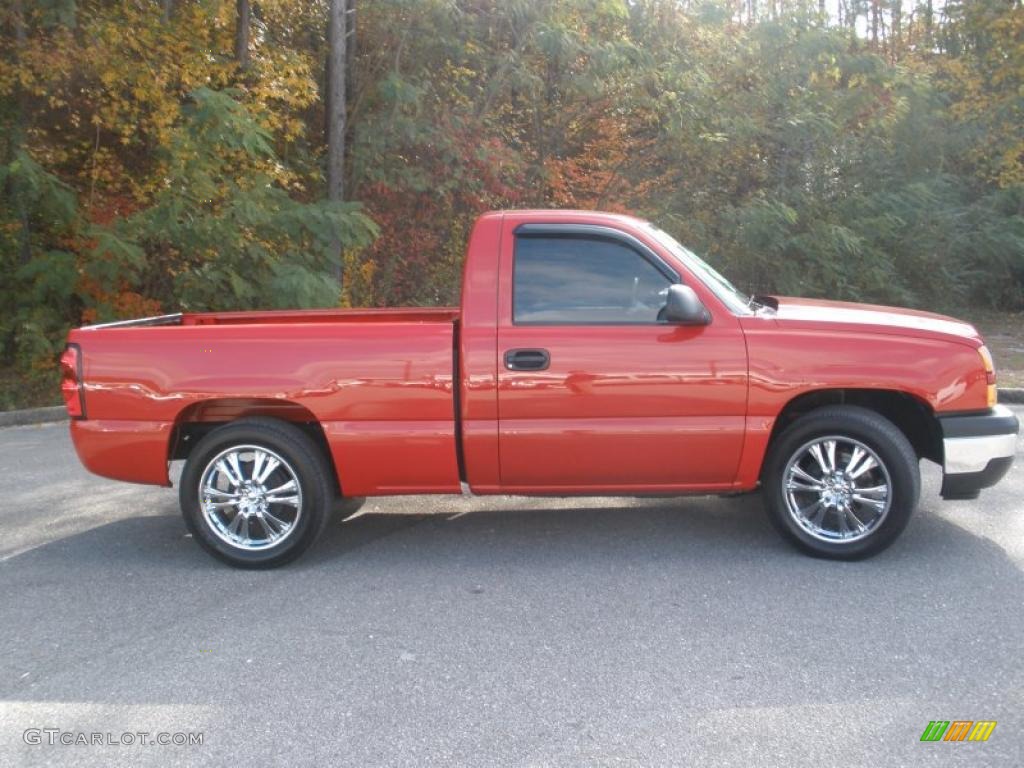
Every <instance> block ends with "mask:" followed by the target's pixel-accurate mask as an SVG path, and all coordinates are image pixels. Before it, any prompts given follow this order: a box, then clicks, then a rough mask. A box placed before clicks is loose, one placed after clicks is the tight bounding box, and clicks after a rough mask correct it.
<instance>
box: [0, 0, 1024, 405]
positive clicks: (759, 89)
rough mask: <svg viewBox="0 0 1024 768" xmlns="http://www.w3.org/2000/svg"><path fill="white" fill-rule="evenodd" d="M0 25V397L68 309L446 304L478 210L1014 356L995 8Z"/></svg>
mask: <svg viewBox="0 0 1024 768" xmlns="http://www.w3.org/2000/svg"><path fill="white" fill-rule="evenodd" d="M0 32H2V36H0V276H2V284H0V306H2V311H0V409H5V408H15V407H23V406H27V405H38V404H51V403H56V402H59V397H58V396H57V384H56V374H55V361H56V358H57V356H58V355H59V353H60V351H61V349H62V347H63V343H64V338H65V334H66V332H67V329H68V328H69V327H71V326H73V325H76V324H80V323H83V322H95V321H105V320H114V319H120V318H129V317H136V316H142V315H152V314H160V313H164V312H173V311H178V310H207V309H211V310H212V309H249V308H276V307H315V306H383V305H406V304H427V305H435V304H452V303H457V298H458V287H459V272H460V268H461V261H462V257H463V249H464V246H465V241H466V236H467V234H468V230H469V228H470V226H471V225H472V222H473V220H474V218H475V217H476V216H477V215H478V214H479V213H480V212H482V211H485V210H489V209H497V208H523V207H559V208H587V209H591V208H593V209H603V210H611V211H623V212H630V213H634V214H637V215H639V216H642V217H645V218H648V219H651V220H653V221H655V222H656V223H658V224H659V225H660V226H661V227H662V228H664V229H666V230H668V231H669V232H670V233H671V234H673V235H674V236H675V237H677V238H678V239H679V240H680V241H682V242H683V243H685V244H687V245H689V246H690V247H691V248H692V249H694V250H695V251H697V252H699V253H700V254H702V255H703V256H704V257H705V258H707V260H708V261H710V262H711V263H712V264H713V265H714V266H715V267H716V268H718V269H719V270H720V271H722V272H724V273H725V274H727V275H728V276H729V277H730V278H731V279H732V280H733V282H735V283H736V284H737V285H739V286H740V287H741V288H742V289H744V290H747V291H751V292H753V291H757V292H761V293H772V292H778V293H785V294H799V295H804V296H827V297H831V298H837V299H851V300H859V301H872V302H879V303H891V304H899V305H905V306H913V307H923V308H927V309H932V310H938V311H946V312H953V313H959V314H962V315H967V316H968V317H970V318H972V319H973V318H981V321H982V324H983V325H984V324H985V323H989V324H993V325H995V326H998V328H999V329H1001V330H997V332H996V333H997V335H1002V336H1005V337H1007V338H1009V339H1010V342H1011V343H1010V345H1009V346H1008V351H1007V356H1008V357H1009V358H1010V359H1009V361H1008V362H1010V364H1011V367H1012V366H1013V365H1014V364H1015V363H1018V364H1019V365H1020V367H1021V368H1022V369H1024V347H1021V345H1022V344H1024V341H1021V335H1022V331H1021V326H1022V325H1024V322H1022V318H1024V315H1022V314H1021V312H1022V310H1024V8H1022V4H1021V2H1020V0H969V1H968V0H962V1H959V2H955V1H953V0H947V1H946V2H942V1H941V0H920V1H916V0H718V1H717V2H699V1H696V0H628V1H625V0H2V6H0ZM1014 340H1016V341H1014ZM1015 343H1016V344H1017V345H1018V347H1021V348H1020V349H1018V348H1017V347H1015V346H1014V344H1015ZM1015 350H1016V351H1019V352H1020V353H1021V354H1020V360H1019V361H1015V360H1014V359H1013V355H1014V354H1016V352H1015ZM999 357H1000V355H999V354H997V361H998V360H999Z"/></svg>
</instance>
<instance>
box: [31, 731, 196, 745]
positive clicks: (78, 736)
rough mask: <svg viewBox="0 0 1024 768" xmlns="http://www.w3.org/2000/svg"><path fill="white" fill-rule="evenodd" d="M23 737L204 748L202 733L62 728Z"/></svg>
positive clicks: (40, 740) (65, 742)
mask: <svg viewBox="0 0 1024 768" xmlns="http://www.w3.org/2000/svg"><path fill="white" fill-rule="evenodd" d="M21 738H22V739H23V740H24V742H25V743H26V744H30V745H32V746H38V745H42V744H46V745H48V746H51V747H53V746H58V745H59V746H65V747H114V746H116V747H131V746H135V745H137V744H138V745H142V746H144V747H153V746H156V747H194V746H202V743H203V734H202V732H201V731H198V732H193V731H189V732H185V731H177V732H174V733H167V732H165V731H157V732H154V731H122V732H120V733H112V732H110V731H102V732H101V731H65V730H62V729H61V728H28V729H27V730H26V731H25V732H24V733H22V735H21Z"/></svg>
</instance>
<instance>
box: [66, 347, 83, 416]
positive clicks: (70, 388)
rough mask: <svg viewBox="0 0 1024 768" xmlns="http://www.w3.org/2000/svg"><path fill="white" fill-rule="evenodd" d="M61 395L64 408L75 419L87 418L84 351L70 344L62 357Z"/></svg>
mask: <svg viewBox="0 0 1024 768" xmlns="http://www.w3.org/2000/svg"><path fill="white" fill-rule="evenodd" d="M60 393H61V395H63V396H64V406H65V407H66V408H67V409H68V415H69V416H70V417H71V418H73V419H82V418H85V393H84V392H83V389H82V351H81V350H80V349H79V348H78V345H77V344H68V346H67V349H65V350H64V354H62V355H61V356H60Z"/></svg>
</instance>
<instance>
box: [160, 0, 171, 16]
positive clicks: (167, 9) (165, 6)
mask: <svg viewBox="0 0 1024 768" xmlns="http://www.w3.org/2000/svg"><path fill="white" fill-rule="evenodd" d="M160 8H161V9H162V13H161V15H162V16H163V20H164V21H170V20H171V14H172V13H174V0H160Z"/></svg>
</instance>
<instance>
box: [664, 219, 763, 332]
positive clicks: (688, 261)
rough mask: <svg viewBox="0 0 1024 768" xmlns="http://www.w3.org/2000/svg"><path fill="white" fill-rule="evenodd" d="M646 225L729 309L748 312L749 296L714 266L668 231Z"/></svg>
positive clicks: (742, 313)
mask: <svg viewBox="0 0 1024 768" xmlns="http://www.w3.org/2000/svg"><path fill="white" fill-rule="evenodd" d="M647 226H648V227H649V228H650V231H651V234H652V235H654V237H655V239H656V240H657V241H658V242H659V243H661V244H662V245H663V246H665V247H666V248H667V249H668V250H669V251H671V252H672V255H673V256H675V257H676V258H677V259H679V261H681V262H682V263H683V265H684V266H686V268H687V269H689V270H690V271H691V272H693V273H694V274H696V275H697V277H698V278H699V279H700V280H701V282H703V283H704V285H706V286H707V287H708V289H710V290H711V292H712V293H714V294H715V296H717V297H718V298H719V299H721V301H722V303H723V304H725V305H726V306H727V307H728V308H729V309H730V310H732V311H733V312H735V313H736V314H738V315H749V314H750V305H751V303H752V302H751V297H750V296H747V295H745V294H743V293H741V292H740V291H739V290H738V289H737V288H736V286H734V285H733V284H732V283H730V282H729V281H728V280H726V279H725V278H724V277H722V275H720V274H719V273H718V272H717V271H716V270H715V269H714V267H712V266H711V265H710V264H708V263H707V262H706V261H704V260H703V259H702V258H701V257H700V256H698V255H697V254H695V253H694V252H693V251H691V250H690V249H689V248H686V247H684V246H683V245H681V244H680V243H679V242H678V241H677V240H676V239H675V238H674V237H672V235H670V234H669V233H668V232H665V231H664V230H661V229H658V228H657V227H656V226H654V225H653V224H650V223H647Z"/></svg>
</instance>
